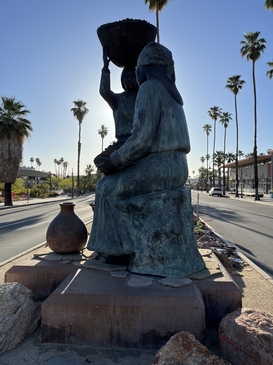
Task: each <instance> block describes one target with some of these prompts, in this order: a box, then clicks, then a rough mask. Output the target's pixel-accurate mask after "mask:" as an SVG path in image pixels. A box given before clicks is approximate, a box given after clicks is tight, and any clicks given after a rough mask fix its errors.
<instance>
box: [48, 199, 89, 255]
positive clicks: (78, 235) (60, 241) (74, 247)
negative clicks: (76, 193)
mask: <svg viewBox="0 0 273 365" xmlns="http://www.w3.org/2000/svg"><path fill="white" fill-rule="evenodd" d="M60 207H61V211H60V213H59V214H58V215H57V216H56V217H55V218H54V219H53V221H52V222H51V223H50V224H49V226H48V229H47V233H46V241H47V244H48V246H49V248H50V249H51V250H52V251H54V252H56V253H59V254H68V253H75V252H79V251H80V250H82V249H83V248H84V246H85V244H86V241H87V229H86V226H85V224H84V223H83V221H82V220H81V219H80V218H79V217H78V216H77V214H76V213H75V212H74V207H75V204H74V203H71V202H68V203H62V204H60Z"/></svg>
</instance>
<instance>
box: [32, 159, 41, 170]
mask: <svg viewBox="0 0 273 365" xmlns="http://www.w3.org/2000/svg"><path fill="white" fill-rule="evenodd" d="M34 161H35V162H36V170H40V167H41V165H42V162H41V160H40V159H39V158H38V157H37V158H36V159H35V160H34V158H33V157H30V167H31V168H33V166H32V165H33V162H34Z"/></svg>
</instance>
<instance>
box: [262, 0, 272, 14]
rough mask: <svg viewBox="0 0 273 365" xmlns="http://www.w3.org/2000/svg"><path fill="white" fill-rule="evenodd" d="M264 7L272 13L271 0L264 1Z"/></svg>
mask: <svg viewBox="0 0 273 365" xmlns="http://www.w3.org/2000/svg"><path fill="white" fill-rule="evenodd" d="M264 6H265V7H266V9H268V10H272V11H273V0H266V1H265V3H264Z"/></svg>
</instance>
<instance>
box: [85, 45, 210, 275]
mask: <svg viewBox="0 0 273 365" xmlns="http://www.w3.org/2000/svg"><path fill="white" fill-rule="evenodd" d="M136 74H137V80H138V83H139V85H140V89H139V92H138V95H137V99H136V104H135V112H134V123H133V130H132V135H131V136H130V137H129V138H128V139H127V141H126V142H125V143H124V144H123V146H121V147H120V148H119V149H118V150H116V151H114V152H113V153H112V154H111V155H110V157H109V158H105V160H104V162H103V164H102V166H101V170H102V172H103V173H104V174H105V175H106V176H105V177H103V178H102V179H100V181H99V182H98V184H97V188H96V199H95V212H94V220H93V225H92V230H91V234H90V238H89V242H88V246H87V247H88V249H89V250H94V251H96V252H97V253H99V254H106V255H112V256H122V255H129V258H130V263H129V270H131V271H133V272H137V273H142V274H152V275H160V276H173V277H185V276H188V275H190V274H192V273H194V272H197V271H201V270H203V269H204V267H205V265H204V262H203V260H202V258H201V256H200V254H199V252H198V249H197V245H196V241H195V237H194V232H193V219H192V208H191V198H190V190H189V189H187V188H184V184H185V182H186V180H187V177H188V167H187V159H186V154H187V153H188V152H189V151H190V141H189V135H188V129H187V122H186V118H185V114H184V111H183V101H182V98H181V96H180V94H179V92H178V90H177V88H176V86H175V72H174V62H173V59H172V53H171V52H170V51H169V50H168V49H167V48H166V47H164V46H162V45H160V44H158V43H156V42H151V43H149V44H148V45H147V46H146V47H145V48H144V49H143V50H142V51H141V53H140V55H139V58H138V62H137V71H136Z"/></svg>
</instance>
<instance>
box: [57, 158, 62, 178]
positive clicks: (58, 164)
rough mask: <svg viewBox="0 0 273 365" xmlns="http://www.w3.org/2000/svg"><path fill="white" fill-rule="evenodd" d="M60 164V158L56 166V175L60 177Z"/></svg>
mask: <svg viewBox="0 0 273 365" xmlns="http://www.w3.org/2000/svg"><path fill="white" fill-rule="evenodd" d="M60 165H61V161H60V160H57V166H58V174H57V175H58V177H60V176H61V174H60Z"/></svg>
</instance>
